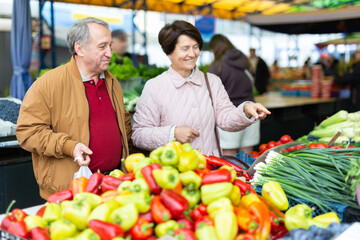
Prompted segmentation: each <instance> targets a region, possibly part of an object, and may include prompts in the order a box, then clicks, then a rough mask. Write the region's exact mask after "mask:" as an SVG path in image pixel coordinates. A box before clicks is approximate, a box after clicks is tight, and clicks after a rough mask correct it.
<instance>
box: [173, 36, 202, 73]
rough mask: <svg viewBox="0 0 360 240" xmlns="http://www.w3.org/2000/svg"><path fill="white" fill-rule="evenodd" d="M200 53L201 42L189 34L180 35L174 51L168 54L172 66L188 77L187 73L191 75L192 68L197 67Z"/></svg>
mask: <svg viewBox="0 0 360 240" xmlns="http://www.w3.org/2000/svg"><path fill="white" fill-rule="evenodd" d="M199 54H200V48H199V43H198V42H197V41H196V40H195V39H193V38H191V37H189V36H187V35H180V36H179V38H178V41H177V43H176V45H175V49H174V51H173V52H172V53H170V54H169V55H168V56H169V57H170V60H171V67H172V68H173V69H174V70H175V71H177V72H178V73H180V74H181V75H183V76H184V77H187V76H188V75H187V74H189V75H190V73H191V70H192V69H193V68H194V67H195V64H196V61H197V59H198V57H199Z"/></svg>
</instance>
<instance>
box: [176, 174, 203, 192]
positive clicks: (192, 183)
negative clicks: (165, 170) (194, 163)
mask: <svg viewBox="0 0 360 240" xmlns="http://www.w3.org/2000/svg"><path fill="white" fill-rule="evenodd" d="M179 177H180V181H181V183H182V185H184V186H185V187H186V188H187V189H188V190H193V189H198V188H199V187H200V185H201V177H200V176H199V175H197V174H196V173H195V172H194V171H191V170H190V171H186V172H183V173H180V175H179Z"/></svg>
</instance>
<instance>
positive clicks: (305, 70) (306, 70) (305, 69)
mask: <svg viewBox="0 0 360 240" xmlns="http://www.w3.org/2000/svg"><path fill="white" fill-rule="evenodd" d="M301 73H302V77H303V78H304V79H311V76H312V75H311V58H310V57H308V58H307V59H306V60H305V62H304V65H303V66H302V68H301Z"/></svg>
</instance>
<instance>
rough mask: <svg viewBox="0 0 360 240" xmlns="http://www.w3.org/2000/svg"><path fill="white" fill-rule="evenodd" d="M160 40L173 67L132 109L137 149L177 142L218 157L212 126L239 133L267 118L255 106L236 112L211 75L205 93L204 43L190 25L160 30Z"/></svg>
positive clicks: (248, 104)
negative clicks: (200, 59) (200, 60)
mask: <svg viewBox="0 0 360 240" xmlns="http://www.w3.org/2000/svg"><path fill="white" fill-rule="evenodd" d="M158 39H159V43H160V45H161V47H162V49H163V51H164V52H165V54H166V55H167V56H168V57H169V59H170V61H171V67H170V68H169V70H168V71H166V72H164V73H162V74H161V75H159V76H157V77H155V78H154V79H151V80H149V81H148V82H147V83H146V85H145V87H144V90H143V92H142V95H141V97H140V99H139V101H138V103H137V105H136V112H135V115H134V125H133V135H132V140H133V143H134V144H135V145H136V146H137V147H139V148H142V149H146V150H153V149H155V148H157V147H159V146H162V145H164V144H166V143H167V142H169V141H171V140H173V139H176V140H177V141H179V142H181V143H185V142H189V143H190V144H191V146H192V147H193V148H196V149H198V150H199V151H200V152H201V153H203V154H207V155H215V156H219V155H220V153H219V150H218V146H217V143H216V135H215V126H218V127H220V128H221V129H223V130H226V131H239V130H241V129H244V128H246V127H247V126H249V125H251V124H253V123H254V122H256V121H257V120H259V119H264V118H265V117H266V115H267V114H270V112H269V111H268V110H267V109H266V108H265V107H264V106H262V105H261V104H258V103H253V102H244V103H242V104H241V105H239V106H238V107H235V106H234V105H233V104H232V103H231V101H230V99H229V96H228V94H227V92H226V91H225V89H224V86H223V85H222V83H221V80H220V79H219V78H218V77H217V76H215V75H213V74H210V73H209V74H207V78H208V83H209V85H210V89H208V88H207V84H206V76H205V75H204V73H202V72H201V71H200V70H199V68H198V67H197V66H196V61H197V59H198V57H199V54H200V50H201V48H202V45H203V40H202V38H201V35H200V33H199V31H198V29H197V28H195V27H194V26H193V25H191V24H190V23H188V22H186V21H174V22H173V23H172V24H167V25H165V26H164V27H163V28H162V29H161V30H160V32H159V36H158ZM209 90H211V95H212V100H211V98H210V92H209Z"/></svg>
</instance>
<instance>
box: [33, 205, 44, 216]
mask: <svg viewBox="0 0 360 240" xmlns="http://www.w3.org/2000/svg"><path fill="white" fill-rule="evenodd" d="M45 209H46V205H45V206H42V207H41V208H40V209H39V210H38V211H37V212H36V214H35V215H36V216H39V217H42V216H44V212H45Z"/></svg>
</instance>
